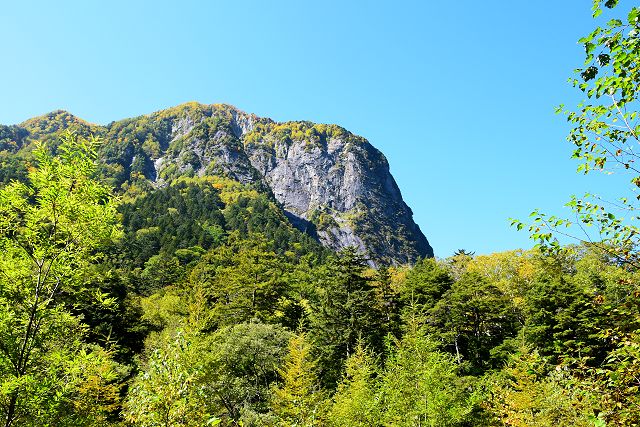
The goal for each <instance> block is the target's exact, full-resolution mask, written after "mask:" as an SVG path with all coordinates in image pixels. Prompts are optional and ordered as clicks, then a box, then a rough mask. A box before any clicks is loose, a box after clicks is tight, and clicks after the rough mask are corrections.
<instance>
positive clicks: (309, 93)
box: [0, 0, 631, 257]
mask: <svg viewBox="0 0 640 427" xmlns="http://www.w3.org/2000/svg"><path fill="white" fill-rule="evenodd" d="M622 3H623V4H622V5H621V6H620V9H621V10H625V9H626V10H628V5H629V4H630V3H631V2H630V1H627V2H624V1H623V2H622ZM625 3H626V4H625ZM590 6H591V2H590V1H588V0H583V1H577V0H563V1H544V2H533V1H527V2H525V1H513V2H505V1H498V0H485V1H472V0H462V1H437V2H436V1H387V2H376V1H345V0H342V1H321V2H320V1H317V2H310V1H299V0H298V1H277V0H272V1H237V0H236V1H231V0H229V1H204V0H203V1H188V0H184V1H180V2H178V1H173V2H168V1H153V2H152V1H133V0H129V1H109V2H93V1H82V2H81V1H58V2H52V1H6V2H3V7H2V9H3V10H2V13H1V14H0V47H1V49H0V51H1V52H2V57H3V61H2V66H1V67H0V96H1V99H2V101H1V102H0V123H4V124H13V123H18V122H21V121H23V120H25V119H27V118H29V117H32V116H35V115H39V114H43V113H45V112H48V111H51V110H54V109H59V108H62V109H66V110H68V111H70V112H72V113H73V114H76V115H78V116H80V117H82V118H84V119H85V120H88V121H91V122H95V123H102V124H105V123H108V122H110V121H112V120H118V119H121V118H125V117H129V116H136V115H140V114H146V113H150V112H152V111H156V110H159V109H162V108H165V107H169V106H172V105H176V104H179V103H182V102H185V101H191V100H195V101H199V102H203V103H217V102H223V103H229V104H233V105H235V106H237V107H238V108H240V109H242V110H245V111H249V112H254V113H256V114H258V115H260V116H267V117H271V118H273V119H275V120H279V121H285V120H311V121H315V122H321V123H337V124H340V125H342V126H344V127H346V128H347V129H349V130H351V131H352V132H354V133H357V134H360V135H362V136H364V137H366V138H368V139H369V141H371V143H373V144H374V145H375V146H376V147H378V148H379V149H380V150H382V151H383V152H384V153H385V155H386V156H387V158H388V159H389V162H390V164H391V171H392V173H393V175H394V176H395V178H396V180H397V181H398V184H399V186H400V188H401V190H402V192H403V195H404V197H405V200H406V201H407V203H408V204H409V205H410V206H411V207H412V209H413V211H414V217H415V219H416V221H417V222H418V224H419V225H420V227H421V228H422V230H423V231H424V233H425V234H426V236H427V238H428V239H429V241H430V242H431V244H432V246H433V247H434V249H435V252H436V255H437V256H441V257H445V256H449V255H451V253H452V252H453V251H455V250H456V249H458V248H464V249H467V250H473V251H476V253H490V252H496V251H502V250H507V249H515V248H518V247H530V246H531V245H532V243H531V242H530V241H529V240H528V237H527V235H526V233H523V232H517V231H515V230H514V229H512V228H510V227H509V223H508V218H509V217H520V218H525V217H526V216H527V215H528V213H529V212H530V211H531V210H532V209H534V208H536V207H539V208H541V209H543V210H546V211H550V212H560V213H561V212H562V211H563V209H562V205H563V203H564V202H565V201H566V200H568V198H569V195H570V194H572V193H583V192H584V191H587V190H592V191H595V192H601V193H604V192H607V191H609V190H611V189H612V188H614V187H615V186H619V185H620V180H619V178H616V177H593V178H589V179H586V178H584V177H582V176H580V175H577V174H576V173H575V168H576V164H575V162H573V161H572V160H570V155H571V151H572V150H571V146H570V144H569V143H568V142H566V141H565V140H564V138H565V135H566V132H567V126H566V124H565V123H564V120H563V119H562V117H560V116H556V115H555V114H554V113H553V111H554V107H555V106H556V105H558V104H560V103H566V104H568V105H572V104H574V105H575V103H576V102H577V101H578V97H577V94H576V92H575V91H574V90H573V89H572V88H571V87H570V86H569V85H568V84H567V83H566V79H567V78H568V77H569V76H570V74H571V70H573V69H574V68H576V67H578V66H579V65H580V64H581V63H582V59H583V55H582V48H581V46H579V45H578V44H577V43H576V41H577V39H578V38H580V37H581V36H583V35H585V34H587V33H588V32H590V31H591V29H592V28H593V27H594V22H593V20H592V19H591V12H590ZM616 181H617V182H616Z"/></svg>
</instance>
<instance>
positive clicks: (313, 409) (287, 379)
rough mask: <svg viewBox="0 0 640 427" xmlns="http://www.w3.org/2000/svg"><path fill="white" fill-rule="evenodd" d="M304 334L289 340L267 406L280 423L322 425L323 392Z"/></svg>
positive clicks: (285, 426) (284, 426)
mask: <svg viewBox="0 0 640 427" xmlns="http://www.w3.org/2000/svg"><path fill="white" fill-rule="evenodd" d="M315 371H316V364H315V362H314V361H313V360H312V359H311V346H310V344H309V343H308V342H307V339H306V334H304V333H299V334H297V335H294V336H292V337H291V339H290V340H289V348H288V354H287V356H286V357H285V359H284V363H283V366H282V368H280V370H279V374H280V378H281V381H282V385H281V386H279V387H275V388H274V389H273V390H272V398H271V402H270V406H271V409H272V411H273V413H274V415H275V416H276V417H277V419H278V425H279V426H281V427H293V426H299V427H314V426H320V425H323V416H324V413H323V412H324V407H323V404H324V397H325V396H324V393H323V392H322V390H321V389H320V383H319V381H318V378H317V377H316V375H315Z"/></svg>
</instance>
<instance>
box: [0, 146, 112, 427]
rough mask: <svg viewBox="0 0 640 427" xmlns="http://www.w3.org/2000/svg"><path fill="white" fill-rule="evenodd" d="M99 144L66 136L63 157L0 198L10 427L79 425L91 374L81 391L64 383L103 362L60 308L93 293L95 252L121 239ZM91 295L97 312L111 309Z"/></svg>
mask: <svg viewBox="0 0 640 427" xmlns="http://www.w3.org/2000/svg"><path fill="white" fill-rule="evenodd" d="M96 143H97V142H96V140H94V139H90V140H85V139H82V138H78V137H76V136H75V135H73V134H66V135H65V136H63V138H62V140H61V144H60V146H59V147H58V153H59V154H58V155H57V156H51V155H50V154H49V152H48V150H47V148H46V147H44V146H39V147H38V148H37V150H36V151H35V152H34V156H35V160H36V162H37V167H36V168H33V169H31V170H30V171H29V176H28V178H29V180H28V181H29V182H28V183H20V182H14V183H11V184H9V185H7V186H5V187H3V188H1V189H0V285H1V286H0V343H2V345H1V346H0V373H1V374H2V376H1V377H0V380H1V383H0V411H1V413H2V418H3V419H4V422H5V426H6V427H9V426H12V425H21V424H23V423H27V422H29V423H33V424H36V425H50V424H49V423H53V424H56V422H53V421H51V420H55V419H56V418H57V417H65V418H72V417H74V415H75V413H74V412H73V410H71V409H70V408H69V405H70V404H71V401H72V395H73V393H74V392H76V390H75V388H77V387H79V386H80V385H81V384H82V382H83V381H84V379H85V378H84V377H83V375H84V374H85V373H89V372H79V373H78V375H76V378H77V380H76V381H75V382H74V381H66V380H65V379H68V375H69V374H68V372H69V371H70V370H73V369H74V366H75V365H76V364H77V363H84V362H83V361H82V360H81V359H82V358H83V357H85V358H99V357H100V354H101V353H99V352H92V351H91V347H88V346H86V345H85V344H84V343H83V342H82V338H83V337H84V336H85V335H86V332H85V329H84V327H83V325H82V324H81V323H80V319H79V318H77V317H75V316H73V315H72V314H71V313H70V312H69V311H68V310H67V309H66V307H65V306H64V304H63V295H64V294H69V293H74V294H83V293H85V292H93V290H91V289H87V288H85V287H83V280H82V276H83V273H84V272H85V271H86V268H87V267H88V266H89V265H90V264H91V263H92V262H94V261H95V260H97V259H98V258H99V252H96V250H97V249H99V248H100V247H101V246H104V245H105V244H106V243H108V242H109V241H111V239H113V238H114V237H116V236H117V235H118V227H117V225H116V216H115V203H114V201H113V199H112V198H111V197H110V192H109V189H108V188H107V187H105V186H103V185H102V184H100V183H99V182H98V181H96V180H95V179H93V175H94V173H95V158H96V156H95V146H96ZM94 295H95V298H94V301H95V304H96V305H100V304H102V305H109V304H111V303H112V302H113V300H112V299H111V298H110V297H109V296H108V295H104V294H102V293H100V292H98V293H95V294H94ZM102 354H103V355H104V353H102ZM94 360H97V359H94ZM103 360H104V363H110V362H109V360H108V357H105V358H103ZM94 366H95V365H94ZM105 369H107V371H108V370H109V369H108V368H105ZM74 372H77V371H74ZM105 372H106V371H105ZM105 375H107V374H106V373H105ZM43 402H44V403H45V404H44V405H43ZM103 409H104V408H101V407H98V408H96V412H95V413H96V414H100V413H101V411H103ZM56 425H61V424H56Z"/></svg>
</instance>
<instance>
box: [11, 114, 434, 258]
mask: <svg viewBox="0 0 640 427" xmlns="http://www.w3.org/2000/svg"><path fill="white" fill-rule="evenodd" d="M52 115H53V116H54V117H61V116H63V117H65V119H64V120H61V122H62V123H63V125H62V127H64V123H73V122H74V120H71V119H69V118H68V117H66V116H65V115H64V113H63V112H55V113H52ZM45 117H46V116H45ZM40 119H41V120H38V119H30V120H29V121H27V122H25V123H24V124H23V126H24V128H25V129H26V130H27V131H29V132H32V133H35V132H34V130H36V129H37V131H38V135H39V136H41V133H42V129H43V128H45V129H49V128H52V127H53V128H55V126H52V125H51V124H47V125H46V126H45V125H43V124H42V120H44V119H42V118H40ZM45 121H46V120H45ZM82 123H83V125H84V122H82ZM30 127H31V128H32V129H33V130H31V129H29V128H30ZM85 127H87V128H88V129H90V130H91V132H93V133H97V134H99V135H101V136H102V137H103V138H104V139H105V141H106V143H105V145H104V147H103V149H102V153H101V154H102V159H103V161H104V168H105V171H104V172H105V174H106V175H107V176H110V177H112V179H113V183H114V184H115V185H123V184H124V185H125V186H128V185H131V184H133V183H135V182H140V181H146V182H148V183H150V184H151V185H152V186H155V187H158V186H162V185H164V184H165V183H166V182H168V181H170V180H171V179H174V178H177V177H179V176H184V175H188V176H194V175H198V176H203V175H225V176H228V177H230V178H233V179H235V180H238V181H240V182H242V183H246V184H254V185H255V186H257V187H258V188H261V189H263V190H264V191H267V192H271V193H272V195H273V196H274V197H275V199H276V200H277V201H278V202H279V203H280V204H281V205H282V208H283V209H284V211H285V213H286V215H287V216H288V217H289V219H290V220H291V222H292V223H293V224H294V225H295V226H297V227H298V228H300V229H302V230H304V231H306V232H307V233H309V234H311V235H313V236H314V237H316V238H318V239H319V240H320V241H321V242H322V243H323V244H324V245H326V246H328V247H330V248H332V249H335V250H339V249H341V248H344V247H346V246H356V247H358V248H359V249H360V250H361V251H362V252H363V253H365V254H367V255H368V256H369V257H370V258H371V260H372V263H390V264H404V263H411V262H413V261H415V260H416V259H417V258H418V257H424V256H433V250H432V249H431V246H430V245H429V243H428V241H427V239H426V238H425V236H424V235H423V233H422V232H421V231H420V228H419V227H418V226H417V225H416V224H415V222H414V221H413V217H412V215H413V214H412V212H411V209H410V208H409V207H408V206H407V205H406V203H404V201H403V200H402V196H401V194H400V190H399V188H398V186H397V184H396V182H395V180H394V179H393V177H392V176H391V174H390V173H389V164H388V162H387V160H386V158H385V157H384V155H383V154H382V153H381V152H380V151H378V150H377V149H375V148H374V147H373V146H372V145H371V144H370V143H369V142H368V141H367V140H366V139H364V138H362V137H359V136H356V135H353V134H352V133H350V132H348V131H346V130H345V129H343V128H341V127H339V126H335V125H318V124H313V123H310V122H287V123H276V122H274V121H272V120H270V119H265V118H260V117H257V116H255V115H253V114H247V113H244V112H242V111H239V110H237V109H235V108H234V107H231V106H228V105H201V104H196V103H189V104H184V105H181V106H178V107H174V108H170V109H167V110H163V111H159V112H156V113H153V114H150V115H147V116H141V117H137V118H133V119H125V120H121V121H118V122H113V123H110V124H109V125H107V126H95V125H88V124H86V126H85Z"/></svg>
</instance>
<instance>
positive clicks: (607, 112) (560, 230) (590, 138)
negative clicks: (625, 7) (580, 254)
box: [512, 0, 640, 268]
mask: <svg viewBox="0 0 640 427" xmlns="http://www.w3.org/2000/svg"><path fill="white" fill-rule="evenodd" d="M617 3H618V1H617V0H607V1H606V2H605V3H604V5H605V6H606V7H607V8H614V7H615V6H616V5H617ZM601 4H602V0H594V17H598V16H600V15H601V14H602V12H603V9H602V7H601ZM579 42H580V43H582V44H583V45H584V48H585V53H586V58H585V62H584V65H583V66H582V67H581V68H578V69H577V70H576V71H575V72H576V74H577V75H576V76H575V77H574V78H572V79H570V82H571V83H572V84H573V86H574V87H577V88H578V89H579V90H580V91H581V92H582V93H583V94H584V95H585V96H586V100H585V101H583V102H582V103H581V104H579V105H578V109H577V110H575V111H574V110H572V109H565V108H564V106H560V107H558V110H557V111H558V112H562V113H564V114H566V116H567V120H568V122H569V123H570V124H571V125H572V129H571V131H570V133H569V136H568V137H567V139H568V140H569V141H570V142H571V143H572V144H573V145H574V146H575V150H574V152H573V157H574V158H576V159H578V160H579V161H580V165H579V166H578V171H581V172H583V173H585V174H587V173H590V172H591V171H604V172H613V171H615V172H622V173H625V174H627V175H628V176H629V180H630V188H629V191H628V193H627V194H625V195H623V197H622V198H621V199H620V200H619V201H613V200H603V199H601V198H599V197H597V196H593V195H590V194H586V195H585V196H584V197H576V196H573V198H572V200H571V201H570V202H569V203H568V204H567V206H568V207H569V208H570V209H571V210H572V211H573V213H574V216H575V218H574V219H571V220H569V219H565V218H559V217H557V216H549V215H546V214H544V213H541V212H540V211H538V210H536V211H534V212H533V213H532V214H531V216H532V218H533V223H532V224H531V225H529V231H530V232H531V236H532V238H533V239H535V240H537V241H538V243H539V244H540V245H541V246H542V247H544V248H549V249H557V248H559V242H558V239H557V237H558V236H559V235H565V236H569V237H571V238H574V239H577V240H579V241H582V242H586V243H590V244H591V245H593V246H595V247H597V248H599V249H600V250H601V251H604V252H606V253H608V254H610V255H612V256H614V257H615V258H616V259H617V260H618V261H619V262H620V263H624V264H627V265H629V266H632V267H634V268H638V267H640V253H639V251H638V248H639V243H640V230H639V229H638V227H637V225H636V224H637V221H638V220H640V217H639V216H638V215H637V213H636V211H637V209H638V205H637V203H638V201H639V200H640V195H638V194H637V189H638V188H639V187H640V165H638V164H637V161H638V158H639V157H638V154H637V153H636V148H637V144H638V143H640V122H639V119H640V117H639V111H638V107H639V106H640V105H639V99H638V95H639V94H640V69H639V68H638V62H639V61H640V8H638V7H633V8H632V9H631V10H630V11H629V13H628V14H627V15H626V16H620V17H618V18H613V19H611V20H609V21H608V22H607V23H606V25H604V26H601V27H597V28H596V29H595V30H594V31H593V32H591V34H589V35H587V36H586V37H583V38H581V39H580V41H579ZM512 224H513V225H516V226H517V227H518V229H521V228H523V227H524V226H525V224H524V223H522V222H521V221H518V220H514V221H513V222H512ZM572 225H576V226H578V227H579V229H580V233H579V234H576V233H573V232H571V231H570V230H569V229H568V227H570V226H572ZM594 229H595V231H594V232H591V233H590V232H588V230H594Z"/></svg>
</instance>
